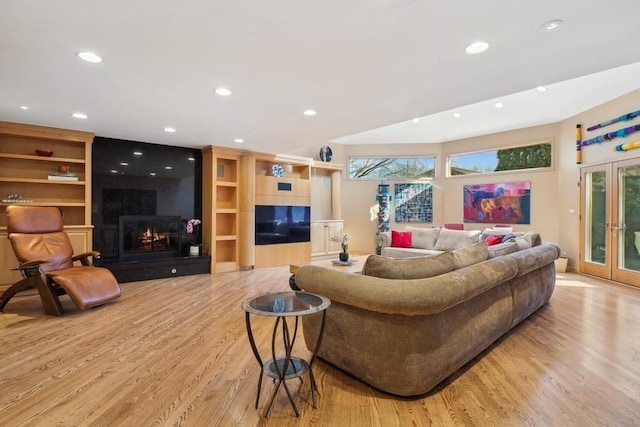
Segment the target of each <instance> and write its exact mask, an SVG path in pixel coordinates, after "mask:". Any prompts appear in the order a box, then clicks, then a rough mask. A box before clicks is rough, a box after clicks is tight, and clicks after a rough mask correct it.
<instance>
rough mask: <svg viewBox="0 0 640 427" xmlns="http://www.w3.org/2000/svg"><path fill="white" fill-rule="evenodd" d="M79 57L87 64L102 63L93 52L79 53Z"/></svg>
mask: <svg viewBox="0 0 640 427" xmlns="http://www.w3.org/2000/svg"><path fill="white" fill-rule="evenodd" d="M77 55H78V57H79V58H80V59H83V60H85V61H87V62H92V63H94V64H97V63H99V62H102V58H100V57H99V56H98V55H96V54H95V53H93V52H78V53H77Z"/></svg>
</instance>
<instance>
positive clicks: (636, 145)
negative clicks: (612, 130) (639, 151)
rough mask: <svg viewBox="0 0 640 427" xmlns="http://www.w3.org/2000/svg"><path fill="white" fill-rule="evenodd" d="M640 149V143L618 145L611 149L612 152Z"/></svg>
mask: <svg viewBox="0 0 640 427" xmlns="http://www.w3.org/2000/svg"><path fill="white" fill-rule="evenodd" d="M636 148H640V141H635V142H627V143H626V144H618V145H616V146H615V147H613V151H629V150H635V149H636Z"/></svg>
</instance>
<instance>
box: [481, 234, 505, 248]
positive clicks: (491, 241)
mask: <svg viewBox="0 0 640 427" xmlns="http://www.w3.org/2000/svg"><path fill="white" fill-rule="evenodd" d="M484 241H485V242H487V245H488V246H492V245H497V244H499V243H502V237H500V236H487V238H486V239H484Z"/></svg>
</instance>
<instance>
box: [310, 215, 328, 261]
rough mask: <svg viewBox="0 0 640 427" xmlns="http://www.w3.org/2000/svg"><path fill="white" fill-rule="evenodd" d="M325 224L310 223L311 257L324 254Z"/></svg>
mask: <svg viewBox="0 0 640 427" xmlns="http://www.w3.org/2000/svg"><path fill="white" fill-rule="evenodd" d="M325 229H326V224H325V223H324V222H313V221H312V222H311V255H324V254H325V253H326V251H327V250H326V247H325V236H326V234H327V233H326V230H325Z"/></svg>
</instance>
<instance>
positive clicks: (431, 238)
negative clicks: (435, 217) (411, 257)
mask: <svg viewBox="0 0 640 427" xmlns="http://www.w3.org/2000/svg"><path fill="white" fill-rule="evenodd" d="M404 229H405V231H410V232H411V246H412V247H414V248H417V249H433V247H434V246H435V245H436V240H437V239H438V234H440V228H420V227H411V226H410V225H408V226H406V227H405V228H404Z"/></svg>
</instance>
